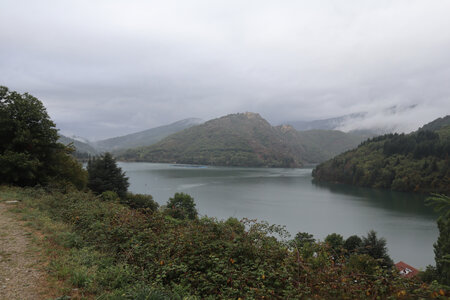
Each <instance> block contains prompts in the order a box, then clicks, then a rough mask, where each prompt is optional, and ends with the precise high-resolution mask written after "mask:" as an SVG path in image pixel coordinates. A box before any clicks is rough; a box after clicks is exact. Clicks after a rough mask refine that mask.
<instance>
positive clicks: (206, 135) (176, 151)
mask: <svg viewBox="0 0 450 300" xmlns="http://www.w3.org/2000/svg"><path fill="white" fill-rule="evenodd" d="M330 136H332V137H333V138H330ZM344 137H345V138H344ZM359 142H360V140H357V139H355V138H353V137H348V136H347V134H345V133H342V132H338V131H326V130H323V131H311V132H302V133H300V132H298V131H296V130H295V129H294V128H292V127H291V126H288V125H283V126H277V127H273V126H271V125H270V124H269V123H268V122H267V121H266V120H264V119H263V118H262V117H261V116H260V115H259V114H255V113H240V114H232V115H227V116H224V117H221V118H218V119H214V120H210V121H208V122H206V123H204V124H201V125H198V126H195V127H191V128H189V129H186V130H183V131H181V132H178V133H176V134H173V135H171V136H169V137H167V138H165V139H164V140H162V141H161V142H159V143H157V144H155V145H152V146H150V147H141V148H137V149H131V150H128V151H126V152H125V153H123V154H122V155H121V156H119V159H124V160H133V161H149V162H166V163H183V164H203V165H221V166H251V167H299V166H301V165H303V164H304V163H316V162H320V161H323V160H325V159H328V158H330V157H331V155H332V153H335V152H339V151H341V150H342V149H344V150H347V149H349V148H351V147H353V146H356V145H357V144H358V143H359ZM329 146H331V150H330V148H329ZM324 149H326V150H324ZM344 150H342V151H344Z"/></svg>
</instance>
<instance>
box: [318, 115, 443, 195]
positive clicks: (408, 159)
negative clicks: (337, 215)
mask: <svg viewBox="0 0 450 300" xmlns="http://www.w3.org/2000/svg"><path fill="white" fill-rule="evenodd" d="M449 121H450V116H446V117H444V118H440V119H437V120H435V121H433V122H431V123H429V124H426V125H424V126H423V127H422V128H421V129H420V130H418V131H416V132H413V133H410V134H387V135H383V136H379V137H376V138H373V139H370V140H368V141H366V142H364V143H362V144H361V145H360V146H359V147H358V148H356V149H354V150H351V151H348V152H345V153H343V154H341V155H339V156H337V157H335V158H333V159H331V160H329V161H327V162H325V163H322V164H320V165H319V166H317V167H316V168H315V169H314V171H313V177H314V178H315V179H316V180H319V181H329V182H338V183H346V184H354V185H358V186H366V187H375V188H388V189H392V190H397V191H413V192H437V193H445V194H447V195H448V194H450V158H449V154H450V124H449Z"/></svg>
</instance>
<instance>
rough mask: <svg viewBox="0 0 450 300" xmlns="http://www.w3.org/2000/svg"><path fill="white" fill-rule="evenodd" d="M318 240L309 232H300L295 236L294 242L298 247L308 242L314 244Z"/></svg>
mask: <svg viewBox="0 0 450 300" xmlns="http://www.w3.org/2000/svg"><path fill="white" fill-rule="evenodd" d="M315 241H316V240H315V239H314V236H313V235H312V234H310V233H307V232H298V233H297V234H296V235H295V237H294V242H295V244H296V246H297V247H299V248H302V247H304V246H305V245H306V244H310V245H311V244H313V243H314V242H315Z"/></svg>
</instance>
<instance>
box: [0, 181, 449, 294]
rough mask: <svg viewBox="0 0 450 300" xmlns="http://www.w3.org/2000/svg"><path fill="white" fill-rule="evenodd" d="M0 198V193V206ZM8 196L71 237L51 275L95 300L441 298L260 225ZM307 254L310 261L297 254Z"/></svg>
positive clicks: (96, 201) (90, 198)
mask: <svg viewBox="0 0 450 300" xmlns="http://www.w3.org/2000/svg"><path fill="white" fill-rule="evenodd" d="M8 193H10V194H11V190H10V189H8V188H5V187H0V197H1V198H5V197H6V195H7V194H8ZM14 193H15V197H17V198H20V199H21V200H22V201H21V204H20V206H21V208H22V209H25V208H26V207H29V208H31V210H32V212H35V211H40V212H41V214H42V215H43V218H42V219H43V220H45V222H47V223H48V222H50V221H54V222H63V223H64V224H66V228H67V229H69V228H70V230H71V231H72V232H73V234H64V235H60V236H61V238H62V239H66V238H67V239H68V241H75V240H76V241H77V242H76V243H71V242H68V241H66V242H65V243H64V244H65V245H66V246H69V247H70V245H72V244H73V248H71V249H69V251H70V252H71V254H70V256H69V258H67V259H66V260H64V261H60V260H58V257H56V260H55V259H54V260H53V261H52V263H51V265H50V267H49V268H50V270H51V271H52V272H54V273H56V274H57V275H58V278H59V279H67V280H69V281H70V282H72V283H73V284H74V285H76V286H79V287H80V288H79V289H80V290H84V291H87V292H89V293H91V295H95V296H96V298H98V299H124V298H125V299H134V298H136V299H148V297H150V296H152V297H155V298H156V299H167V298H170V297H172V298H181V299H237V298H243V299H244V298H245V299H262V298H263V297H264V298H271V299H308V298H319V299H342V298H347V299H366V298H373V299H377V298H380V299H395V298H401V297H404V298H413V299H414V298H429V297H430V296H431V295H437V297H439V296H440V294H439V293H440V291H439V289H437V290H436V289H435V287H434V286H433V285H427V284H423V283H422V282H420V281H409V280H407V279H404V278H402V277H400V276H399V275H398V274H396V272H392V270H391V269H385V268H381V267H380V266H379V265H378V262H377V261H376V260H375V259H374V258H372V257H370V256H369V255H359V254H358V255H353V256H352V257H350V261H349V260H348V259H347V258H345V257H344V256H341V257H337V258H333V256H334V254H333V253H331V252H330V251H329V250H330V249H329V247H328V246H327V245H326V244H324V243H320V242H319V243H316V242H314V243H312V244H310V243H305V246H304V247H302V248H300V249H298V248H295V247H292V246H291V244H290V243H289V242H288V241H287V237H288V236H287V233H286V231H285V229H284V228H283V227H281V226H275V225H269V224H268V223H266V222H257V221H253V220H247V219H244V220H241V221H240V222H239V221H237V220H236V219H233V218H231V219H228V220H226V221H218V220H216V219H214V218H207V217H202V218H195V219H193V220H189V219H187V220H184V221H182V222H180V221H179V220H176V219H174V218H170V217H168V216H167V215H165V214H164V213H163V212H160V211H158V210H157V211H150V210H135V209H130V208H128V207H126V206H124V205H122V204H120V203H118V202H117V201H105V200H102V199H100V197H97V196H94V195H92V194H91V193H81V192H70V193H66V194H62V193H59V192H53V193H51V194H49V193H46V192H45V191H43V190H37V189H29V190H19V189H17V190H14ZM34 216H35V215H34ZM52 228H53V227H52ZM50 232H51V234H54V231H53V230H51V231H50ZM74 236H77V238H76V239H75V238H74ZM80 238H81V241H79V239H80ZM49 240H52V239H49ZM53 241H54V242H58V241H57V240H53ZM308 247H310V248H311V249H313V253H314V255H310V254H309V252H305V249H306V250H307V251H309V249H307V248H308ZM54 248H58V247H54ZM59 248H62V247H59ZM145 287H147V288H145ZM443 293H444V296H445V291H444V292H443ZM444 296H443V297H444Z"/></svg>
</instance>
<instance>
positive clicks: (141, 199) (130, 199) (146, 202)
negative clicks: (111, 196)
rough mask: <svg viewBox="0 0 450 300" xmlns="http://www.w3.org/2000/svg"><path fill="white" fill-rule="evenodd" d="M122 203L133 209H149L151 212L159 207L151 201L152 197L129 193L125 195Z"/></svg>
mask: <svg viewBox="0 0 450 300" xmlns="http://www.w3.org/2000/svg"><path fill="white" fill-rule="evenodd" d="M122 203H123V204H126V205H128V206H129V207H131V208H134V209H149V210H151V211H155V210H157V209H158V207H159V204H158V203H157V202H156V201H155V200H153V196H152V195H144V194H133V193H130V192H128V193H126V195H125V197H124V198H123V199H122Z"/></svg>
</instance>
